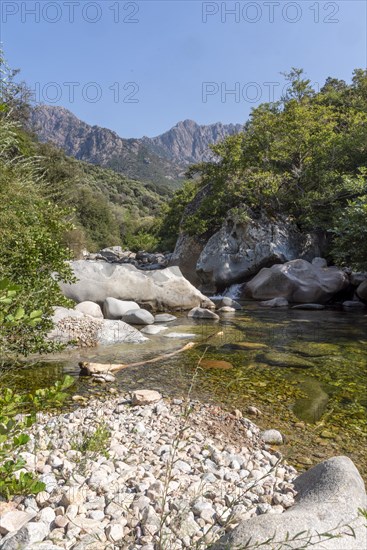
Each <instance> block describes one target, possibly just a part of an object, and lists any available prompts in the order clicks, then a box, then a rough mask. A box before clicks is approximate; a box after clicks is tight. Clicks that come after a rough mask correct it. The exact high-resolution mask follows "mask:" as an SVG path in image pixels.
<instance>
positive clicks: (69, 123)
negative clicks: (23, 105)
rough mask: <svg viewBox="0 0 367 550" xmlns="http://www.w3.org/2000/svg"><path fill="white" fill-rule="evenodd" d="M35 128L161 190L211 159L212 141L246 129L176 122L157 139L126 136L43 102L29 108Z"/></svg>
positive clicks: (70, 150) (80, 155)
mask: <svg viewBox="0 0 367 550" xmlns="http://www.w3.org/2000/svg"><path fill="white" fill-rule="evenodd" d="M30 123H31V126H32V130H33V131H34V132H35V133H36V134H37V136H38V138H39V140H40V141H42V142H51V143H53V144H55V145H56V146H57V147H60V148H61V149H63V150H64V151H65V153H66V154H67V155H69V156H72V157H75V158H77V159H79V160H83V161H86V162H89V163H92V164H96V165H100V166H103V167H106V168H111V169H113V170H115V171H116V172H119V173H121V174H123V175H125V176H127V177H129V178H133V179H136V180H140V181H142V182H146V183H154V184H155V186H156V187H157V190H161V191H164V190H165V189H169V188H170V189H172V188H176V187H178V186H179V185H180V184H181V183H182V180H183V179H184V177H185V171H186V169H187V167H188V166H189V165H190V164H195V163H198V162H202V161H207V160H209V159H211V158H213V153H212V151H211V150H210V149H209V145H210V144H212V143H217V142H218V141H221V140H222V139H224V138H225V137H227V136H229V135H233V134H236V133H238V132H240V131H241V130H242V125H241V124H222V123H220V122H218V123H215V124H210V125H207V126H204V125H199V124H197V123H196V122H194V121H193V120H184V121H182V122H178V124H176V126H174V127H173V128H171V129H170V130H168V131H167V132H165V133H163V134H161V135H159V136H157V137H153V138H149V137H143V138H140V139H135V138H132V139H126V138H122V137H120V136H119V135H118V134H117V133H116V132H114V131H112V130H109V129H107V128H102V127H100V126H91V125H89V124H87V123H86V122H83V121H81V120H80V119H78V117H76V116H75V115H74V114H73V113H72V112H71V111H69V110H67V109H65V108H64V107H59V106H51V105H39V106H37V107H35V108H34V109H33V110H32V112H31V119H30Z"/></svg>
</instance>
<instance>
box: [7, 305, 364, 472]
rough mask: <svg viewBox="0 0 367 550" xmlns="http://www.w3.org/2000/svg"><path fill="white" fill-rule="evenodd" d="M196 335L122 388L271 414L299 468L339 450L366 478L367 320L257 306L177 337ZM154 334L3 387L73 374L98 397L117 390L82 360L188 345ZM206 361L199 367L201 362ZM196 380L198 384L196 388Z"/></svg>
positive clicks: (68, 359) (178, 325) (69, 358)
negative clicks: (219, 363)
mask: <svg viewBox="0 0 367 550" xmlns="http://www.w3.org/2000/svg"><path fill="white" fill-rule="evenodd" d="M171 331H174V332H188V333H195V334H196V338H195V339H194V341H195V342H196V344H197V345H196V346H195V347H194V348H193V349H192V350H190V351H188V352H185V353H183V354H178V355H176V356H174V357H172V358H170V359H168V360H161V361H159V362H157V363H153V364H146V365H142V366H139V367H131V368H128V369H124V370H122V371H121V372H119V373H117V380H116V383H114V384H112V387H115V388H117V389H118V390H121V391H129V390H133V389H136V388H142V387H144V388H149V389H157V390H159V391H161V392H162V393H163V394H164V395H168V396H177V397H185V396H186V395H187V393H188V391H189V388H191V390H192V395H193V397H195V398H198V399H202V400H205V401H208V400H209V401H212V402H216V403H220V404H222V405H224V406H226V407H227V408H229V409H230V410H233V409H236V408H237V409H240V410H241V411H242V412H243V413H244V414H246V409H247V407H248V406H249V405H255V406H256V407H258V408H259V409H260V410H261V411H262V413H263V414H262V416H261V417H260V418H256V422H257V423H258V424H260V426H262V427H264V428H270V427H274V428H278V429H280V430H281V431H282V432H283V433H284V434H285V436H286V445H285V446H283V448H282V450H283V453H284V454H285V455H286V456H287V457H288V459H289V461H290V462H292V463H293V464H295V465H296V466H297V467H299V468H302V467H307V466H308V465H309V464H310V463H314V462H319V461H320V459H322V458H326V457H328V456H334V455H336V454H347V455H348V456H350V457H351V458H352V459H353V460H354V461H355V462H356V463H357V464H358V465H359V467H360V469H361V471H362V473H363V472H366V464H367V457H366V451H365V448H366V445H365V443H366V441H365V438H366V417H367V377H366V370H367V317H366V315H365V314H364V313H361V312H358V313H357V312H344V311H339V310H324V311H300V310H291V309H290V310H288V309H287V310H282V309H272V310H267V309H263V308H260V307H259V306H258V305H256V304H254V303H246V304H244V309H243V311H240V312H236V313H235V314H226V315H223V316H222V318H221V321H219V322H212V321H206V322H203V321H200V322H195V321H193V320H191V319H190V320H188V319H187V318H186V317H184V316H183V317H181V318H179V319H178V320H177V321H175V322H174V323H170V324H169V330H167V331H166V333H167V332H171ZM164 334H165V332H162V333H160V335H158V336H152V337H150V341H149V342H146V343H144V344H138V345H132V344H129V345H126V344H120V345H116V346H110V347H105V348H95V349H92V350H73V351H68V352H64V353H63V354H61V355H59V356H49V357H47V358H46V359H42V362H40V361H39V360H37V361H33V362H30V363H28V364H27V365H25V366H23V367H22V368H19V369H12V370H11V372H8V373H5V374H4V375H3V377H2V383H3V384H6V385H9V386H12V387H14V388H15V389H17V390H18V391H23V390H31V389H35V388H38V387H44V386H46V385H49V384H50V383H53V382H54V381H56V380H57V379H60V378H61V377H62V376H63V374H66V373H67V374H71V375H73V376H75V378H76V383H75V385H74V387H73V390H72V391H73V392H74V393H77V394H79V395H82V396H85V397H89V396H91V395H97V396H101V398H103V396H106V395H110V394H108V389H109V388H110V387H111V385H105V386H103V387H102V386H101V385H98V384H96V383H95V382H94V381H93V379H91V378H81V377H79V367H78V362H79V361H81V360H89V361H95V362H102V363H104V362H106V363H110V362H113V363H124V364H129V363H135V362H138V361H145V360H147V359H150V358H152V357H155V356H159V355H161V354H164V353H168V352H170V351H173V350H175V349H179V348H180V347H182V346H183V345H184V344H185V343H187V341H190V338H189V339H187V340H172V339H170V338H166V337H165V336H164ZM203 358H204V360H205V359H210V360H212V361H215V360H225V361H227V362H229V363H230V364H231V365H232V367H233V368H230V369H228V370H222V369H220V368H215V364H214V363H211V364H210V368H207V367H206V366H205V361H204V362H203V363H199V362H200V360H201V359H203ZM198 364H199V366H198ZM193 381H194V383H193Z"/></svg>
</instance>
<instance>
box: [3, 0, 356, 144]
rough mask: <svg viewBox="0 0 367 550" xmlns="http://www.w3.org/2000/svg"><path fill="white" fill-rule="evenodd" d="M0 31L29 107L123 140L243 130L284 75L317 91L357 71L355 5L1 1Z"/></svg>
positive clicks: (173, 0)
mask: <svg viewBox="0 0 367 550" xmlns="http://www.w3.org/2000/svg"><path fill="white" fill-rule="evenodd" d="M0 25H1V29H0V30H1V42H2V43H3V47H4V49H5V54H6V57H7V59H8V61H9V63H10V65H11V66H12V67H14V68H20V69H21V71H22V73H21V74H22V77H23V79H24V80H26V81H27V82H28V84H29V85H30V86H31V87H32V88H34V90H35V94H36V97H37V99H38V100H40V101H41V102H44V103H49V104H58V105H63V106H65V107H67V108H68V109H70V110H71V111H72V112H74V113H75V114H76V115H77V116H78V117H79V118H81V119H82V120H85V121H86V122H88V123H90V124H98V125H99V126H104V127H107V128H111V129H113V130H115V131H116V132H117V133H119V134H120V135H121V136H123V137H140V136H142V135H148V136H153V135H157V134H160V133H162V132H164V131H165V130H167V129H169V128H170V127H171V126H173V125H174V124H176V123H177V122H178V121H179V120H183V119H186V118H190V119H193V120H196V121H197V122H199V123H201V124H210V123H213V122H217V121H222V122H226V123H227V122H244V121H245V120H246V119H247V118H248V115H249V112H250V110H251V108H252V107H253V106H254V105H256V104H258V103H261V102H263V101H269V100H271V99H273V98H275V99H276V98H277V97H279V95H280V94H281V91H282V86H283V85H284V82H283V79H282V77H281V75H280V74H279V73H280V72H282V71H287V70H289V69H290V68H291V67H292V66H294V67H303V68H304V69H305V71H306V73H307V76H308V77H309V78H310V79H311V80H312V82H313V83H315V85H316V86H317V85H318V84H320V85H322V84H323V82H324V81H325V78H326V77H328V76H334V77H337V78H342V79H345V80H347V81H349V80H350V78H351V75H352V71H353V69H354V68H356V67H365V66H366V64H367V63H366V61H367V59H366V57H367V40H366V35H367V10H366V1H365V0H355V1H354V0H345V1H335V2H330V1H325V2H324V1H315V0H313V1H307V0H301V1H298V2H290V1H289V2H288V1H283V0H278V1H270V0H269V1H252V2H250V1H248V2H247V1H244V0H243V1H240V2H239V1H237V2H236V1H234V2H232V1H227V2H214V1H212V2H201V1H200V0H192V1H188V0H185V1H179V0H166V1H155V0H145V1H136V2H135V1H133V2H129V1H118V0H97V1H88V0H56V1H51V0H50V1H49V0H42V1H18V0H9V1H7V0H2V1H1V19H0Z"/></svg>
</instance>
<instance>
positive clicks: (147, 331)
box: [140, 325, 168, 336]
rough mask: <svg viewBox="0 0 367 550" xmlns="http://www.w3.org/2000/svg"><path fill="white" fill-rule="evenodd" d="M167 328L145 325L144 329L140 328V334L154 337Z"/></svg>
mask: <svg viewBox="0 0 367 550" xmlns="http://www.w3.org/2000/svg"><path fill="white" fill-rule="evenodd" d="M167 329H168V327H164V326H162V325H160V326H156V325H147V326H146V327H144V328H142V329H141V331H140V332H142V333H143V334H148V335H153V336H154V335H156V334H159V333H160V332H162V331H163V330H167Z"/></svg>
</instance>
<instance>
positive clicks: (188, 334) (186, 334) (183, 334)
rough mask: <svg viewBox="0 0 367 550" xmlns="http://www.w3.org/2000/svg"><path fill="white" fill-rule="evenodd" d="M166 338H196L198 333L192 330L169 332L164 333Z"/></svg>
mask: <svg viewBox="0 0 367 550" xmlns="http://www.w3.org/2000/svg"><path fill="white" fill-rule="evenodd" d="M164 336H165V338H177V339H178V340H183V339H185V338H196V334H193V333H191V332H169V333H168V334H164Z"/></svg>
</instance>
